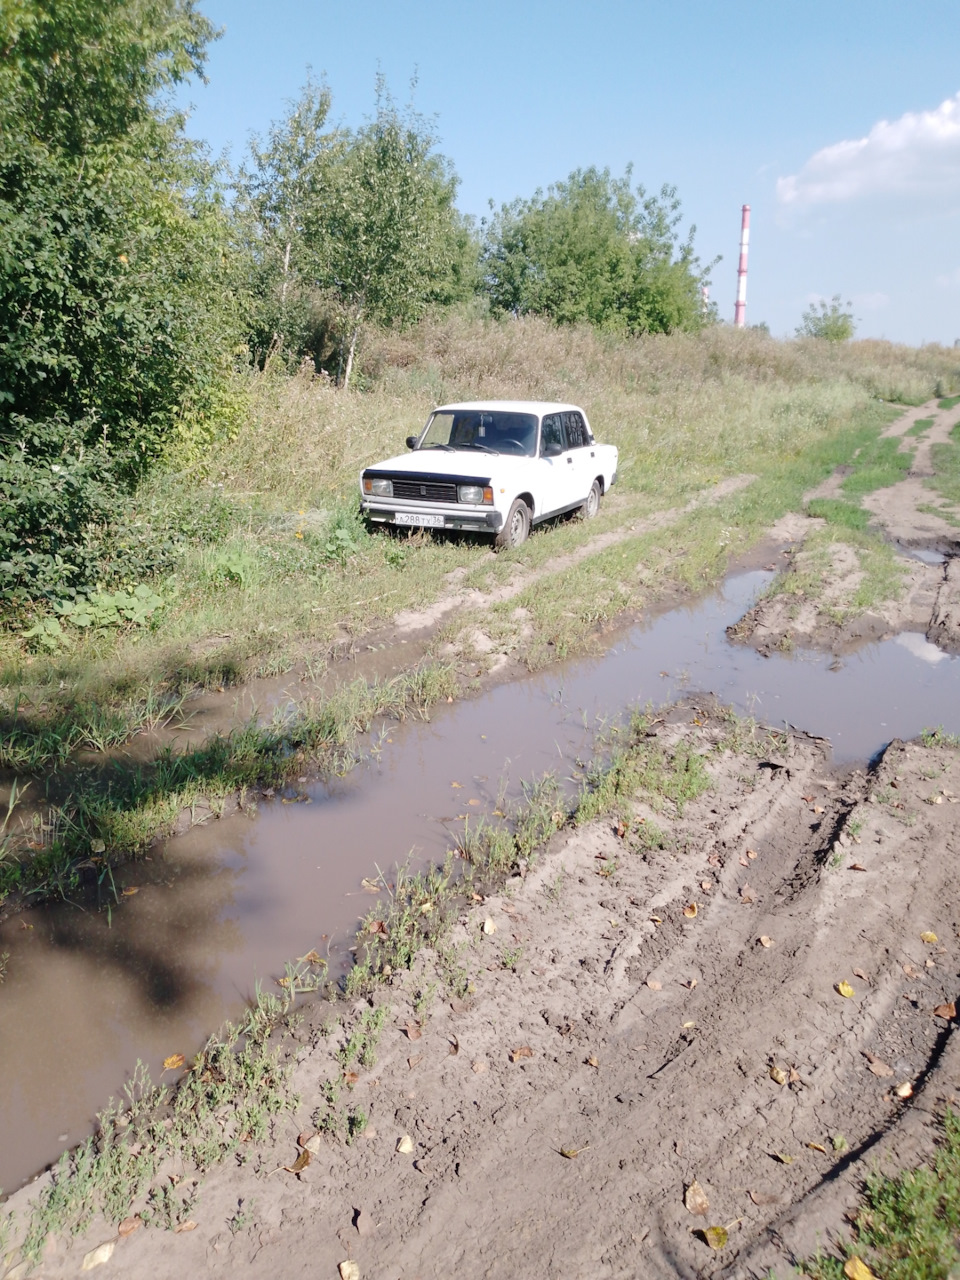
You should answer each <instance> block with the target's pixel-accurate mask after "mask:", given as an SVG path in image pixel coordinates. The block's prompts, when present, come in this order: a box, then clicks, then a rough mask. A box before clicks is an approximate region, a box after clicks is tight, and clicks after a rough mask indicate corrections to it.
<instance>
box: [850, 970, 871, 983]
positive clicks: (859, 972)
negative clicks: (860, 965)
mask: <svg viewBox="0 0 960 1280" xmlns="http://www.w3.org/2000/svg"><path fill="white" fill-rule="evenodd" d="M853 976H854V977H855V978H860V979H861V980H862V981H863V982H869V981H870V979H869V978H868V977H867V975H866V974H865V973H864V972H863V970H862V969H854V971H853Z"/></svg>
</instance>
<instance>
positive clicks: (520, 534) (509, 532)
mask: <svg viewBox="0 0 960 1280" xmlns="http://www.w3.org/2000/svg"><path fill="white" fill-rule="evenodd" d="M529 532H530V508H529V507H528V506H527V504H526V503H525V502H524V501H523V500H522V499H521V498H517V499H516V501H515V502H514V504H513V506H512V507H511V508H510V514H509V515H508V516H507V518H506V520H505V521H504V522H503V528H502V529H501V530H500V532H499V533H498V534H497V536H496V537H495V538H494V540H493V545H494V548H495V549H496V550H497V551H510V550H512V549H513V548H514V547H519V546H520V544H521V543H523V542H526V540H527V535H528V534H529Z"/></svg>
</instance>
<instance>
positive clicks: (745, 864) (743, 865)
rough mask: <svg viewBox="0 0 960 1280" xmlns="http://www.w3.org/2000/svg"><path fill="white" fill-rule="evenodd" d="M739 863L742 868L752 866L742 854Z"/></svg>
mask: <svg viewBox="0 0 960 1280" xmlns="http://www.w3.org/2000/svg"><path fill="white" fill-rule="evenodd" d="M737 861H738V862H739V863H740V865H741V867H749V865H750V863H749V862H748V861H747V860H746V858H745V857H744V856H743V854H742V853H741V854H740V857H739V858H738V859H737Z"/></svg>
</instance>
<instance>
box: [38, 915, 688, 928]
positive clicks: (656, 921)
mask: <svg viewBox="0 0 960 1280" xmlns="http://www.w3.org/2000/svg"><path fill="white" fill-rule="evenodd" d="M650 923H651V924H663V921H662V920H661V919H660V917H659V916H651V917H650ZM30 928H31V929H32V928H33V925H31V926H30Z"/></svg>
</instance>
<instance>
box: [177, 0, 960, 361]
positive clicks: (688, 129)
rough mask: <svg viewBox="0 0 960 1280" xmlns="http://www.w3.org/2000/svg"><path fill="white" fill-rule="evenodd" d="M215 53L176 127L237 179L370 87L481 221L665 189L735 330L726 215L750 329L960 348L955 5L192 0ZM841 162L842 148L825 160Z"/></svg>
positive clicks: (363, 102)
mask: <svg viewBox="0 0 960 1280" xmlns="http://www.w3.org/2000/svg"><path fill="white" fill-rule="evenodd" d="M201 8H202V9H203V10H204V12H205V13H206V14H207V15H208V16H209V17H210V18H211V19H212V20H213V22H215V23H216V24H217V25H219V26H222V27H223V28H224V34H223V37H222V38H221V39H220V40H219V41H218V42H217V43H216V44H215V45H214V46H213V47H212V49H211V54H210V59H209V65H208V76H209V84H208V85H206V86H203V85H197V84H193V85H191V86H190V88H189V91H188V92H187V94H186V99H187V100H188V101H189V102H191V103H192V104H193V108H194V110H193V115H192V119H191V124H190V130H191V132H192V133H194V134H195V135H196V136H198V137H202V138H205V139H206V140H207V141H208V142H209V143H210V144H211V146H212V147H213V149H214V150H215V151H220V150H222V149H225V148H226V149H229V151H230V154H231V156H232V158H233V159H234V160H239V159H240V158H242V155H243V152H244V150H245V147H246V142H247V139H248V137H249V135H250V133H251V131H260V132H262V131H265V130H266V129H267V128H268V126H269V124H270V122H271V121H272V120H274V119H276V118H278V117H280V116H282V115H283V114H284V110H285V104H286V102H287V101H288V100H289V99H290V98H292V97H294V96H296V94H297V92H298V90H299V88H300V86H301V85H302V83H303V81H304V79H305V78H306V74H307V68H308V66H309V67H312V69H313V71H314V73H315V74H316V75H318V76H319V75H323V76H325V77H326V79H327V81H328V83H329V86H330V89H331V91H332V94H333V116H334V118H335V119H337V120H339V121H342V122H343V123H344V124H347V125H357V124H360V123H362V121H363V119H364V118H365V117H366V116H367V115H369V113H370V112H371V110H372V107H373V100H374V83H375V78H376V75H377V71H378V70H381V71H382V72H383V73H384V75H385V76H386V78H387V81H388V84H389V86H390V88H391V90H392V91H393V93H394V96H395V97H396V98H398V99H399V100H401V101H404V100H406V98H407V96H408V85H409V82H410V80H411V77H412V76H413V75H414V74H416V76H417V79H418V83H417V88H416V95H415V102H416V105H417V107H418V109H419V110H420V111H421V112H423V113H424V114H425V115H428V116H431V117H434V118H435V120H436V127H437V131H438V134H439V136H440V139H441V144H440V149H441V150H442V151H443V152H444V153H445V154H446V155H448V156H449V157H450V158H451V159H452V160H453V163H454V166H455V168H456V171H457V173H458V175H459V177H460V181H461V185H460V192H459V197H458V203H459V205H460V207H461V208H462V209H463V210H464V212H467V213H471V214H474V215H476V216H477V217H480V216H482V215H483V214H484V213H485V212H486V211H487V208H488V201H489V200H491V199H492V200H494V201H495V202H497V203H500V202H501V201H506V200H510V199H512V198H513V197H515V196H518V195H520V196H526V195H530V194H532V192H533V191H534V190H535V189H536V188H537V187H538V186H539V187H546V186H548V185H549V184H550V183H551V182H554V181H556V180H558V179H561V178H564V177H566V176H567V174H568V173H569V172H570V171H571V170H573V169H575V168H578V167H584V166H587V165H591V164H594V165H597V166H600V167H603V166H605V165H607V166H609V167H610V168H611V169H612V170H613V171H614V172H615V173H618V174H619V173H622V171H623V169H624V167H625V166H626V165H627V164H628V163H629V162H631V161H632V162H633V166H634V169H633V172H634V179H635V181H637V182H641V183H643V184H644V185H645V186H646V187H647V188H648V189H656V188H659V187H660V186H661V184H663V183H664V182H668V183H672V184H674V185H675V186H676V187H677V188H678V192H679V195H680V197H681V199H682V201H683V207H684V213H685V223H689V222H694V223H696V225H697V246H698V249H699V252H700V254H701V257H703V258H704V259H706V260H710V259H712V258H713V257H715V256H716V255H717V254H722V255H723V261H722V262H721V263H720V264H719V266H718V267H717V268H716V269H715V271H714V276H713V280H714V283H713V289H712V294H711V296H712V298H713V299H714V300H715V301H716V302H717V303H718V305H719V308H720V313H721V316H722V317H723V318H724V319H732V315H733V301H734V295H735V290H736V267H737V256H738V239H739V228H740V206H741V205H742V204H743V203H745V202H746V203H749V204H750V205H751V210H752V221H751V252H750V275H749V284H748V294H747V320H748V322H749V323H757V322H759V321H761V320H762V321H766V322H767V323H768V324H769V325H770V327H771V329H772V331H773V332H774V333H775V334H791V333H792V332H793V330H794V328H795V327H796V325H797V324H798V323H799V321H800V314H801V312H802V311H803V309H804V308H805V307H806V306H807V305H809V303H810V301H811V300H813V299H815V298H818V297H831V296H832V295H834V294H837V293H839V294H841V296H842V299H843V300H844V301H846V300H847V299H851V300H852V303H853V310H854V313H855V315H856V316H857V319H858V333H859V335H861V336H876V337H881V336H882V337H887V338H891V339H893V340H896V341H903V342H910V343H920V342H924V341H926V342H930V341H941V342H946V343H949V344H952V343H953V341H954V339H955V338H960V4H958V3H957V0H911V2H910V3H909V4H908V3H905V2H904V0H869V2H867V0H832V3H824V2H823V0H807V2H806V3H794V2H792V0H779V2H776V0H765V3H756V2H754V0H724V2H721V0H709V2H708V0H671V2H670V3H667V2H666V0H633V3H628V2H626V0H593V3H589V4H588V3H583V2H581V0H577V2H571V0H568V2H567V3H563V2H562V0H554V2H553V3H548V2H547V0H512V2H511V0H485V2H484V3H478V2H476V0H447V3H441V2H440V0H347V2H346V3H344V2H343V0H340V3H337V4H332V3H330V2H329V0H273V2H272V3H271V4H269V5H265V4H263V3H262V0H261V2H260V3H256V4H255V3H253V0H201ZM841 144H843V145H841Z"/></svg>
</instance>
